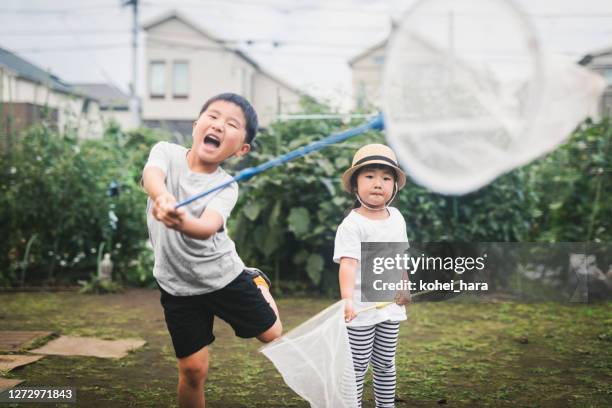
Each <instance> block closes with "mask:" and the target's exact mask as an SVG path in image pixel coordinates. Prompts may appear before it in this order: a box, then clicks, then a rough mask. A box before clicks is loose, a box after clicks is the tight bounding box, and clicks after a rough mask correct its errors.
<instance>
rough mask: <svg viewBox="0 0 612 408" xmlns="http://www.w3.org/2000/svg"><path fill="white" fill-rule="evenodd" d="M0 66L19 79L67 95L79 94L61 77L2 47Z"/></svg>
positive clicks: (0, 50) (0, 49)
mask: <svg viewBox="0 0 612 408" xmlns="http://www.w3.org/2000/svg"><path fill="white" fill-rule="evenodd" d="M0 65H4V66H5V67H7V68H9V69H10V70H12V71H14V72H15V73H16V74H17V76H18V77H19V78H24V79H27V80H29V81H32V82H35V83H38V84H42V85H47V86H49V87H50V88H51V89H53V90H55V91H58V92H62V93H65V94H78V92H76V90H75V89H74V88H73V87H72V86H70V84H68V83H66V82H64V81H62V80H61V79H60V78H59V77H57V76H55V75H53V74H52V73H50V72H48V71H45V70H44V69H42V68H40V67H38V66H36V65H34V64H32V63H31V62H28V61H26V60H25V59H23V58H21V57H19V56H18V55H17V54H14V53H12V52H10V51H8V50H6V49H4V48H1V47H0Z"/></svg>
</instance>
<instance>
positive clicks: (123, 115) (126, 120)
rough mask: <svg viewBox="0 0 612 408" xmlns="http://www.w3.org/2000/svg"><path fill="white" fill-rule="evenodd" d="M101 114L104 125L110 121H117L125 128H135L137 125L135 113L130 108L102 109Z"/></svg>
mask: <svg viewBox="0 0 612 408" xmlns="http://www.w3.org/2000/svg"><path fill="white" fill-rule="evenodd" d="M100 116H101V118H102V119H101V121H102V124H103V125H104V126H106V125H107V124H109V123H110V122H116V123H118V124H119V126H120V127H121V129H123V130H129V129H134V128H135V127H136V124H135V121H134V115H132V113H131V112H130V111H129V110H101V111H100Z"/></svg>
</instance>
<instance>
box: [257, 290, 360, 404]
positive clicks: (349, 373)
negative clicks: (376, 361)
mask: <svg viewBox="0 0 612 408" xmlns="http://www.w3.org/2000/svg"><path fill="white" fill-rule="evenodd" d="M260 351H261V352H262V353H263V354H264V355H265V356H266V357H268V358H269V359H270V360H271V361H272V362H273V363H274V365H275V366H276V368H277V369H278V371H279V372H280V373H281V375H282V376H283V379H284V380H285V382H286V383H287V385H288V386H289V387H291V389H293V390H294V391H295V392H296V393H297V394H298V395H300V396H301V397H302V398H304V399H305V400H306V401H308V402H309V403H310V406H311V407H314V408H323V407H326V408H354V407H357V389H356V383H355V372H354V369H353V358H352V355H351V349H350V345H349V341H348V334H347V330H346V323H345V322H344V301H340V302H337V303H334V304H333V305H331V306H330V307H328V308H327V309H325V310H323V311H322V312H320V313H319V314H317V315H316V316H314V317H312V318H311V319H309V320H308V321H306V322H305V323H302V324H301V325H300V326H298V327H296V328H295V329H293V330H291V331H290V332H289V333H287V334H285V335H284V336H282V337H281V338H279V339H277V340H275V341H274V342H272V343H270V344H267V345H265V346H263V347H262V348H261V349H260Z"/></svg>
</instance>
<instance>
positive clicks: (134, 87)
mask: <svg viewBox="0 0 612 408" xmlns="http://www.w3.org/2000/svg"><path fill="white" fill-rule="evenodd" d="M122 1H123V4H122V5H123V6H124V7H125V6H132V84H131V85H130V112H131V114H132V121H133V125H134V127H138V126H140V100H139V99H138V0H122Z"/></svg>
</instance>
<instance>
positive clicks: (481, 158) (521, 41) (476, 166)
mask: <svg viewBox="0 0 612 408" xmlns="http://www.w3.org/2000/svg"><path fill="white" fill-rule="evenodd" d="M604 88H605V82H604V81H603V79H602V78H601V77H599V76H598V75H596V74H593V73H591V72H589V71H587V70H586V69H584V68H582V67H580V66H578V65H577V64H576V63H575V62H573V61H568V60H563V59H561V58H558V57H552V56H549V55H546V54H544V53H543V52H542V51H541V50H540V48H539V46H538V43H537V41H536V38H535V36H534V34H533V30H532V27H531V25H530V23H529V20H528V19H527V18H526V16H525V15H524V14H523V13H522V12H521V11H520V10H519V9H517V8H516V7H515V6H514V3H512V2H510V1H506V0H503V1H502V0H452V1H449V0H422V1H420V2H418V3H417V4H416V5H415V6H414V7H413V8H412V9H411V10H409V11H408V13H407V14H406V15H405V17H404V18H403V19H402V22H401V25H400V26H399V27H397V28H396V29H395V31H394V34H393V36H392V39H391V41H390V43H389V44H388V46H387V55H386V62H385V73H384V80H383V105H384V106H383V108H384V113H385V124H386V128H387V134H386V137H387V140H388V142H389V143H390V144H391V146H392V147H393V148H394V149H395V151H396V153H397V156H398V158H399V160H400V162H401V164H402V167H404V168H405V169H406V170H407V171H408V173H410V175H411V177H412V178H413V179H415V180H416V181H417V182H419V183H420V184H422V185H424V186H425V187H428V188H430V189H431V190H434V191H437V192H440V193H445V194H464V193H468V192H470V191H473V190H475V189H477V188H479V187H482V186H484V185H486V184H487V183H489V182H490V181H491V180H493V179H494V178H496V177H497V176H499V175H500V174H503V173H505V172H507V171H509V170H512V169H514V168H516V167H519V166H521V165H523V164H526V163H527V162H529V161H531V160H533V159H534V158H536V157H538V156H540V155H542V154H544V153H546V152H548V151H550V150H552V149H553V148H554V147H556V146H557V145H558V144H559V143H561V142H562V141H563V140H564V139H565V138H566V137H567V136H568V135H569V134H570V133H571V132H572V130H573V129H574V128H575V127H576V126H577V125H578V124H579V123H580V121H582V120H583V119H585V118H586V117H587V116H588V115H589V114H591V113H592V112H594V107H595V106H596V104H597V101H598V99H599V97H600V95H601V92H602V91H603V89H604Z"/></svg>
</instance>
